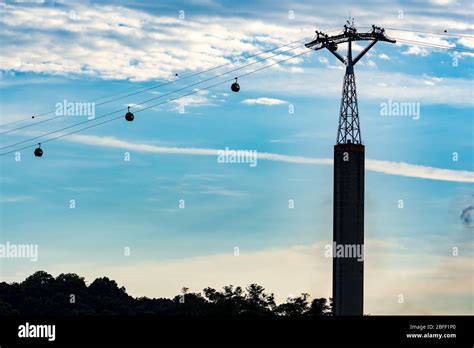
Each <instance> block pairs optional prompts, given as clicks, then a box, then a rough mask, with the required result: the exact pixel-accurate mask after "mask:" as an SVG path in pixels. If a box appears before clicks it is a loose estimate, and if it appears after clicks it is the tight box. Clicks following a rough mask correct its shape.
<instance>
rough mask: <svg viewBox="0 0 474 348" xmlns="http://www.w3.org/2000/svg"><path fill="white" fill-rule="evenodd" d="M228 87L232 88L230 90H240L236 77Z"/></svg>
mask: <svg viewBox="0 0 474 348" xmlns="http://www.w3.org/2000/svg"><path fill="white" fill-rule="evenodd" d="M230 89H231V90H232V92H236V93H237V92H238V91H240V86H239V84H238V82H237V77H236V78H235V82H234V83H233V84H232V86H230Z"/></svg>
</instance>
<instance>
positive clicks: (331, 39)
mask: <svg viewBox="0 0 474 348" xmlns="http://www.w3.org/2000/svg"><path fill="white" fill-rule="evenodd" d="M352 41H372V42H371V43H370V44H369V45H368V46H367V48H365V49H364V51H362V52H361V54H359V56H358V57H356V58H355V59H354V64H355V63H356V62H357V61H359V59H360V58H362V56H363V55H364V54H365V53H367V51H368V50H369V49H370V48H372V46H373V45H375V43H377V42H378V41H385V42H390V43H395V42H396V41H395V40H393V39H391V38H389V37H388V36H387V35H386V34H385V30H384V29H383V28H380V27H377V26H375V25H373V26H372V30H371V31H370V32H368V33H359V32H357V30H356V28H354V27H353V26H347V25H345V26H344V31H343V33H341V34H338V35H332V36H329V35H327V34H325V33H323V32H321V31H316V37H315V38H314V39H313V40H312V41H311V42H308V43H307V44H305V46H306V47H307V48H310V49H313V50H315V51H317V50H320V49H322V48H327V49H328V50H329V51H330V52H331V53H332V54H334V56H335V57H336V58H337V59H338V60H339V61H341V62H342V63H344V64H347V60H346V59H345V58H343V57H342V56H341V55H340V54H339V53H337V52H336V51H337V47H338V45H339V44H343V43H346V42H352Z"/></svg>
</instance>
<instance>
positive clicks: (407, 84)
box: [247, 64, 474, 107]
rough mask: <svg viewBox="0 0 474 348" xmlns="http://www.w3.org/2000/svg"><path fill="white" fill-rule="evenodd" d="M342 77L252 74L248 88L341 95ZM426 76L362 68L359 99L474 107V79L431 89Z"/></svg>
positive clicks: (318, 71) (311, 71) (315, 72)
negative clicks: (309, 83)
mask: <svg viewBox="0 0 474 348" xmlns="http://www.w3.org/2000/svg"><path fill="white" fill-rule="evenodd" d="M341 66H342V64H341ZM257 78H258V83H257V82H256V81H257ZM342 78H343V74H342V72H341V73H338V72H336V71H331V70H328V69H326V68H306V71H305V74H304V75H298V74H294V75H287V74H275V73H273V74H272V75H271V76H270V75H268V74H263V75H261V76H258V77H252V80H251V81H252V83H248V86H247V89H248V90H249V91H251V92H257V93H271V94H274V95H285V96H307V97H314V96H322V97H329V98H331V97H334V96H338V95H340V94H341V85H342ZM311 79H318V82H319V83H313V84H311V88H307V86H308V81H311ZM425 79H426V78H425V76H420V75H409V74H403V73H394V72H390V73H388V72H383V71H380V70H373V69H371V70H370V71H367V70H362V69H359V71H356V80H357V94H358V97H359V100H362V99H364V100H376V101H382V100H387V99H392V100H401V101H413V102H419V103H420V104H421V105H423V104H434V105H439V104H444V105H453V106H462V107H466V106H468V107H472V106H474V99H473V98H472V80H471V79H469V78H452V77H445V78H443V79H442V80H441V81H433V82H436V83H435V85H434V86H430V87H429V88H428V87H427V86H426V84H425V83H424V81H425ZM254 81H255V82H254ZM378 83H383V84H385V85H384V86H382V85H378Z"/></svg>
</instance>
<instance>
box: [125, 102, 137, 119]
mask: <svg viewBox="0 0 474 348" xmlns="http://www.w3.org/2000/svg"><path fill="white" fill-rule="evenodd" d="M134 118H135V116H134V115H133V113H131V112H130V106H129V107H128V112H127V113H126V114H125V119H126V120H127V121H130V122H131V121H133V119H134Z"/></svg>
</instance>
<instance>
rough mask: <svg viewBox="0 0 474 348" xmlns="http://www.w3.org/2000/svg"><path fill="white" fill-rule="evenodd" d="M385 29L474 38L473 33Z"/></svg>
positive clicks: (398, 29)
mask: <svg viewBox="0 0 474 348" xmlns="http://www.w3.org/2000/svg"><path fill="white" fill-rule="evenodd" d="M385 29H386V30H394V31H405V32H412V33H421V34H429V35H437V36H453V37H465V38H469V39H474V35H466V34H454V33H448V32H444V33H439V32H438V33H437V32H432V31H422V30H412V29H402V28H385Z"/></svg>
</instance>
